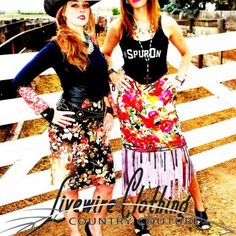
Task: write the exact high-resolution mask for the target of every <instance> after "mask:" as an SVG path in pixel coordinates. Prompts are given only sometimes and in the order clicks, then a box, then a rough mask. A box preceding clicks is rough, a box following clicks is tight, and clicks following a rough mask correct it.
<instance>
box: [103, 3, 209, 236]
mask: <svg viewBox="0 0 236 236" xmlns="http://www.w3.org/2000/svg"><path fill="white" fill-rule="evenodd" d="M120 3H121V6H120V9H121V15H120V18H119V19H117V20H115V21H114V22H112V23H111V25H110V27H109V30H108V33H107V37H106V40H105V43H104V45H103V48H102V52H103V53H104V55H105V56H106V58H107V61H108V64H109V70H108V73H109V77H110V80H111V82H112V83H113V84H114V85H115V86H116V88H117V89H118V90H119V94H118V98H117V101H115V103H117V106H118V117H119V120H120V125H121V133H122V144H123V148H122V158H123V160H122V161H123V163H122V181H123V191H124V192H126V190H127V186H128V183H129V181H130V179H131V178H132V176H133V174H134V173H135V171H136V170H137V169H138V168H142V170H143V177H142V183H141V185H140V187H139V188H138V189H137V190H135V191H133V190H132V189H130V191H129V195H130V196H131V201H132V202H133V203H135V202H136V201H137V197H138V195H137V194H138V193H139V192H140V189H141V187H142V186H150V187H157V186H159V187H160V189H161V190H162V191H165V196H166V197H167V198H168V197H172V198H174V197H175V196H176V190H177V189H178V194H177V195H178V196H180V194H181V191H182V189H185V190H188V191H189V192H190V194H191V195H192V197H193V200H194V203H195V214H196V217H197V220H196V224H197V226H198V227H199V228H201V229H208V228H209V227H210V223H209V221H208V220H207V215H206V212H205V210H204V207H203V203H202V200H201V196H200V190H199V186H198V181H197V177H196V173H195V172H194V168H193V165H192V162H191V159H190V158H189V153H188V150H187V144H186V141H185V138H184V136H183V133H182V131H181V124H180V121H179V118H178V115H177V113H176V108H175V101H174V98H175V95H176V88H177V87H179V86H181V85H182V84H183V83H184V81H185V74H186V72H187V69H188V67H189V65H190V62H191V54H190V51H189V49H188V47H187V45H186V43H185V41H184V38H183V36H182V33H181V30H180V28H179V27H178V25H177V23H176V22H175V20H174V19H172V18H171V17H169V16H166V15H164V14H162V13H161V12H160V6H159V3H158V1H157V0H121V1H120ZM169 42H171V43H172V44H173V45H174V46H175V47H176V48H177V50H178V51H179V53H180V54H181V62H180V65H179V68H178V72H177V75H176V76H175V78H173V77H170V76H168V75H166V73H167V60H166V56H167V48H168V44H169ZM118 43H119V45H120V47H121V50H122V53H123V58H124V65H123V71H122V72H119V73H118V72H116V71H115V70H114V69H113V68H112V61H111V54H112V52H113V49H114V48H115V46H116V45H117V44H118ZM176 182H177V184H178V188H177V189H176ZM165 186H167V188H165ZM133 217H134V226H135V231H136V233H137V235H149V231H148V229H147V225H146V221H145V219H142V218H143V217H144V215H143V214H141V213H139V212H138V211H137V210H136V211H135V212H134V213H133ZM138 222H139V223H138ZM140 222H141V223H140Z"/></svg>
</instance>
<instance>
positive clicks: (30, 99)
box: [17, 86, 49, 115]
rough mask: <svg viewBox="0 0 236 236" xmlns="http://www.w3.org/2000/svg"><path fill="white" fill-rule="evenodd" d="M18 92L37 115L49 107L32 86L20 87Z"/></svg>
mask: <svg viewBox="0 0 236 236" xmlns="http://www.w3.org/2000/svg"><path fill="white" fill-rule="evenodd" d="M17 91H18V93H19V94H20V96H21V97H22V98H23V99H24V100H25V101H26V103H27V104H28V105H29V106H30V107H31V108H32V109H33V110H34V112H35V113H36V114H37V115H39V114H41V113H42V112H43V111H45V110H46V109H47V108H48V107H49V106H48V104H47V103H46V102H45V101H43V99H41V98H40V97H39V96H38V95H37V94H36V92H35V91H34V89H33V88H32V87H31V86H25V87H24V86H22V87H19V89H18V90H17Z"/></svg>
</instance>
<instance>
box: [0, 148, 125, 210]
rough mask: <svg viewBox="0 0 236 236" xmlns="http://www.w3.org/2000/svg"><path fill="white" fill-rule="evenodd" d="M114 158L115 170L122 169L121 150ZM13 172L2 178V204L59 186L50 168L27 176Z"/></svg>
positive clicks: (0, 183)
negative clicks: (56, 184)
mask: <svg viewBox="0 0 236 236" xmlns="http://www.w3.org/2000/svg"><path fill="white" fill-rule="evenodd" d="M113 159H114V162H115V171H119V170H121V152H120V151H117V152H114V153H113ZM12 174H13V175H12V176H11V178H8V179H7V181H4V180H2V179H0V189H1V195H0V206H2V205H5V204H9V203H12V202H16V201H19V200H22V199H26V198H30V197H32V196H37V195H39V194H43V193H46V192H49V191H53V190H56V189H57V188H58V187H59V186H52V185H51V177H50V176H51V172H50V170H49V169H48V170H44V171H40V172H36V173H34V174H30V175H25V176H22V175H20V176H16V175H14V173H12ZM13 176H14V177H13Z"/></svg>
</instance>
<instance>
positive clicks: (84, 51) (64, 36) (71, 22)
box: [13, 0, 115, 236]
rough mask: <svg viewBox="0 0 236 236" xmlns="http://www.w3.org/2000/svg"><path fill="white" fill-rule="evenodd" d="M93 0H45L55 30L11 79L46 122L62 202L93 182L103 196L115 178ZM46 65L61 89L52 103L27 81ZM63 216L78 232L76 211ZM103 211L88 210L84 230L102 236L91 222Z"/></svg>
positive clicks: (108, 195)
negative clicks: (89, 216)
mask: <svg viewBox="0 0 236 236" xmlns="http://www.w3.org/2000/svg"><path fill="white" fill-rule="evenodd" d="M95 2H97V1H68V0H45V1H44V8H45V11H46V13H47V14H49V15H50V16H52V17H55V18H56V20H57V25H58V32H57V35H56V37H55V38H54V39H53V40H51V41H50V42H49V43H48V44H47V45H46V46H45V47H44V48H43V49H42V50H41V51H40V52H39V53H38V54H37V55H36V56H35V57H34V58H33V59H32V60H31V61H30V62H29V63H28V64H27V65H26V66H25V67H24V68H23V69H22V70H21V71H20V72H19V73H18V74H17V76H16V77H15V79H14V81H13V85H14V86H15V88H16V89H17V91H18V93H19V94H20V95H21V96H22V97H23V98H24V99H25V101H26V102H27V103H28V104H29V105H30V106H31V107H32V108H33V109H34V111H35V113H36V114H41V115H42V116H43V117H44V118H45V119H46V120H47V121H49V122H50V126H49V139H50V148H51V155H50V160H51V170H52V182H53V184H61V182H62V181H63V180H64V179H65V178H68V176H69V178H68V181H67V182H66V183H65V185H64V202H65V198H66V199H68V200H69V201H71V200H74V202H75V201H76V200H77V199H78V190H81V189H83V188H87V187H90V186H96V188H95V191H94V194H93V198H94V199H96V200H98V199H100V200H101V201H102V200H107V201H109V200H110V199H111V196H112V190H113V187H114V183H115V172H114V167H113V159H112V155H111V149H110V146H109V144H107V142H106V133H107V132H109V130H110V129H111V126H112V122H113V111H112V108H111V106H110V103H109V101H108V99H107V95H108V93H109V92H110V90H109V83H108V75H107V64H106V61H105V58H104V57H103V55H102V54H101V52H100V50H99V48H98V47H97V45H96V44H95V43H94V42H93V40H92V39H91V37H90V35H91V33H94V32H93V29H94V20H93V15H92V12H91V5H93V4H94V3H95ZM50 67H52V68H53V69H54V70H55V71H56V73H57V75H58V77H59V79H60V82H61V86H62V88H63V93H62V96H61V98H60V100H59V101H58V103H57V106H56V108H52V107H50V106H49V105H48V104H47V103H46V102H45V101H43V100H42V99H41V98H40V97H38V96H37V94H36V93H35V91H34V90H33V88H32V86H31V82H32V80H33V79H34V78H35V77H36V76H38V75H39V74H40V73H41V72H43V71H44V70H46V69H48V68H50ZM71 202H73V201H71ZM96 203H97V201H96ZM99 203H100V202H99ZM64 215H65V218H66V220H67V223H68V227H69V229H70V235H71V236H79V235H81V234H80V233H79V229H78V212H77V210H76V209H71V208H69V209H67V211H65V212H64ZM105 216H106V208H105V207H104V208H102V210H101V211H100V213H94V214H93V217H92V219H91V221H92V224H89V223H87V224H86V225H85V230H86V233H87V235H95V236H101V235H102V229H101V225H99V224H98V223H97V222H98V220H99V219H100V218H104V217H105Z"/></svg>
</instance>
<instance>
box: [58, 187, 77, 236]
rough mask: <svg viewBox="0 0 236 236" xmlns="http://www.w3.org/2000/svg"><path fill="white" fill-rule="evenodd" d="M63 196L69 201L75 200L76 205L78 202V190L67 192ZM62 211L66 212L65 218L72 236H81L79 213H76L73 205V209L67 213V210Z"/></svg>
mask: <svg viewBox="0 0 236 236" xmlns="http://www.w3.org/2000/svg"><path fill="white" fill-rule="evenodd" d="M63 194H64V196H65V197H66V200H68V201H72V200H74V201H73V203H74V202H75V201H76V200H78V190H67V191H65V192H63ZM62 210H63V211H64V216H65V219H66V222H67V225H68V227H69V229H70V236H81V234H80V232H79V228H78V226H79V225H78V212H75V211H74V209H73V204H71V207H70V208H69V209H68V210H67V211H65V208H64V209H62Z"/></svg>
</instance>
